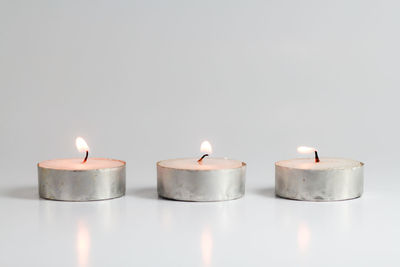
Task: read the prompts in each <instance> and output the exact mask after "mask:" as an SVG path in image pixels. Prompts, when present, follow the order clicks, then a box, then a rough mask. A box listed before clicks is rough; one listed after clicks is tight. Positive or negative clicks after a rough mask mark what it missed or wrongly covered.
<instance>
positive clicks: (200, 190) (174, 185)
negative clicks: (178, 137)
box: [157, 161, 246, 202]
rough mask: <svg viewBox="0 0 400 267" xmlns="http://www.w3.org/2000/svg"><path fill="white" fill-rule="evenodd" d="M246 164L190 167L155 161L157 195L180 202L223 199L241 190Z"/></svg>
mask: <svg viewBox="0 0 400 267" xmlns="http://www.w3.org/2000/svg"><path fill="white" fill-rule="evenodd" d="M245 182H246V163H244V162H241V166H240V167H237V168H227V169H211V170H190V169H178V168H171V167H166V166H163V161H160V162H157V191H158V194H159V196H161V197H163V198H167V199H172V200H181V201H204V202H206V201H225V200H233V199H237V198H241V197H242V196H243V195H244V193H245Z"/></svg>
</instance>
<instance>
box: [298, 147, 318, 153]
mask: <svg viewBox="0 0 400 267" xmlns="http://www.w3.org/2000/svg"><path fill="white" fill-rule="evenodd" d="M315 151H317V150H316V149H315V148H313V147H308V146H299V147H298V148H297V152H299V153H301V154H309V153H314V152H315Z"/></svg>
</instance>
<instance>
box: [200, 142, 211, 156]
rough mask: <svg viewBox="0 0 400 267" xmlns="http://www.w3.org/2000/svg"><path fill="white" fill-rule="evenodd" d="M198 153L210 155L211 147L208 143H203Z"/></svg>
mask: <svg viewBox="0 0 400 267" xmlns="http://www.w3.org/2000/svg"><path fill="white" fill-rule="evenodd" d="M200 152H202V153H204V154H211V153H212V146H211V144H210V142H208V141H203V142H202V143H201V146H200Z"/></svg>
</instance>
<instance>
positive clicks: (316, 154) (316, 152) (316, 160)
mask: <svg viewBox="0 0 400 267" xmlns="http://www.w3.org/2000/svg"><path fill="white" fill-rule="evenodd" d="M314 152H315V162H316V163H318V162H319V157H318V151H317V150H315V151H314Z"/></svg>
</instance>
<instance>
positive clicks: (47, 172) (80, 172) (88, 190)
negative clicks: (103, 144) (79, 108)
mask: <svg viewBox="0 0 400 267" xmlns="http://www.w3.org/2000/svg"><path fill="white" fill-rule="evenodd" d="M76 146H77V149H78V150H79V151H80V152H85V158H84V159H83V160H82V159H78V158H71V159H53V160H46V161H42V162H40V163H39V164H38V179H39V196H40V197H41V198H46V199H52V200H65V201H89V200H102V199H110V198H116V197H121V196H123V195H125V165H126V163H125V162H124V161H121V160H114V159H104V158H89V146H88V145H87V144H86V142H85V140H84V139H83V138H81V137H78V138H77V139H76Z"/></svg>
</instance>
